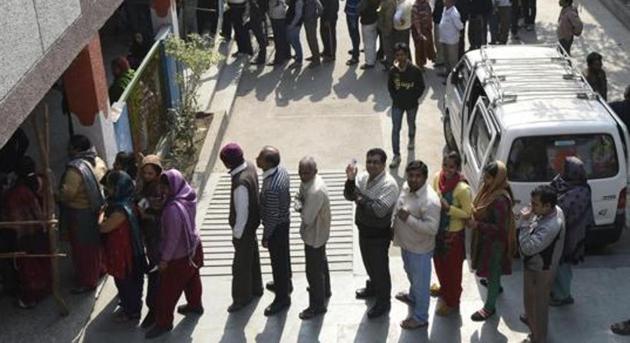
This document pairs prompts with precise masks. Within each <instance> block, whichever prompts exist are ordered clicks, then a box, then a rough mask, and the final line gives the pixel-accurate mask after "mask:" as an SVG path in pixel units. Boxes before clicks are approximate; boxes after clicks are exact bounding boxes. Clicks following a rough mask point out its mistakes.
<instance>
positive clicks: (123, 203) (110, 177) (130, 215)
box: [106, 170, 144, 258]
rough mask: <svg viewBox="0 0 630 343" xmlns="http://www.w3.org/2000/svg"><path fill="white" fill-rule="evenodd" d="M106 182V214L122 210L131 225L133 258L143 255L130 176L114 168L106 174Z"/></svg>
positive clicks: (133, 187) (133, 188)
mask: <svg viewBox="0 0 630 343" xmlns="http://www.w3.org/2000/svg"><path fill="white" fill-rule="evenodd" d="M106 184H107V186H108V188H109V190H110V192H111V193H110V194H109V195H108V197H107V210H106V212H107V213H106V214H111V213H112V212H114V211H115V210H119V211H122V212H123V213H124V214H125V215H126V216H127V219H128V221H129V226H130V227H131V245H132V248H133V255H134V257H135V258H142V257H143V256H144V246H143V245H142V236H141V234H140V224H139V223H138V217H137V216H136V213H135V211H134V194H135V186H134V183H133V180H132V179H131V177H130V176H129V175H128V174H127V173H125V172H124V171H121V170H114V171H111V172H110V173H109V174H107V180H106Z"/></svg>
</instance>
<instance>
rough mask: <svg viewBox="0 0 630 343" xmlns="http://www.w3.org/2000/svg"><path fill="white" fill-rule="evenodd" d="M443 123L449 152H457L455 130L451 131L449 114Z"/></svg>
mask: <svg viewBox="0 0 630 343" xmlns="http://www.w3.org/2000/svg"><path fill="white" fill-rule="evenodd" d="M442 122H443V123H444V140H445V141H446V147H447V148H448V150H449V151H457V144H456V143H455V137H453V130H451V118H450V116H449V115H448V114H447V115H446V116H445V117H444V120H443V121H442ZM458 152H459V151H458Z"/></svg>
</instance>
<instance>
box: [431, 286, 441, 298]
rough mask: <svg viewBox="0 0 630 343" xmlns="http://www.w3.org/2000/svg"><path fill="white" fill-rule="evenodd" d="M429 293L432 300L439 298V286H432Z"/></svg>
mask: <svg viewBox="0 0 630 343" xmlns="http://www.w3.org/2000/svg"><path fill="white" fill-rule="evenodd" d="M430 292H431V296H432V297H434V298H437V297H439V296H440V285H438V284H436V283H434V284H432V285H431V289H430Z"/></svg>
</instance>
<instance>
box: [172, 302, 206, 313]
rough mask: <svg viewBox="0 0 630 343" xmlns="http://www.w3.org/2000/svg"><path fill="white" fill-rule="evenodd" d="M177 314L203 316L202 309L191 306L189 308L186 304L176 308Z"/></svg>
mask: <svg viewBox="0 0 630 343" xmlns="http://www.w3.org/2000/svg"><path fill="white" fill-rule="evenodd" d="M177 313H179V314H183V315H188V314H198V315H202V314H203V307H192V306H190V305H188V304H186V305H181V306H178V307H177Z"/></svg>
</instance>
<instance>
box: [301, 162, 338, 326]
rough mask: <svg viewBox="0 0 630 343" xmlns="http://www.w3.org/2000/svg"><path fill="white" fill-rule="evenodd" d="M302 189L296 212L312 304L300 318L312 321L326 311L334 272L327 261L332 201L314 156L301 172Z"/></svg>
mask: <svg viewBox="0 0 630 343" xmlns="http://www.w3.org/2000/svg"><path fill="white" fill-rule="evenodd" d="M298 173H299V174H300V180H301V181H302V183H301V184H300V190H299V191H298V193H297V194H296V196H295V202H294V204H295V210H296V211H297V212H299V213H300V218H301V219H302V224H301V225H300V235H301V236H302V240H303V241H304V255H305V256H306V279H307V280H308V287H309V289H308V293H309V305H308V308H307V309H305V310H304V311H302V312H300V319H311V318H313V317H315V316H318V315H320V314H322V313H325V312H326V298H328V297H330V295H331V291H330V273H329V271H328V260H327V259H326V242H327V241H328V237H329V235H330V200H329V199H328V190H327V189H326V184H325V183H324V180H323V179H322V178H321V177H320V176H319V175H317V164H316V163H315V160H314V159H313V158H312V157H304V158H303V159H302V160H301V161H300V166H299V169H298Z"/></svg>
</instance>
